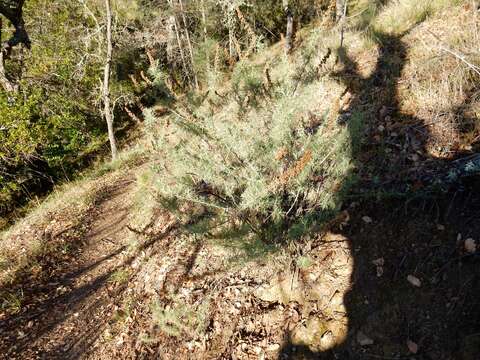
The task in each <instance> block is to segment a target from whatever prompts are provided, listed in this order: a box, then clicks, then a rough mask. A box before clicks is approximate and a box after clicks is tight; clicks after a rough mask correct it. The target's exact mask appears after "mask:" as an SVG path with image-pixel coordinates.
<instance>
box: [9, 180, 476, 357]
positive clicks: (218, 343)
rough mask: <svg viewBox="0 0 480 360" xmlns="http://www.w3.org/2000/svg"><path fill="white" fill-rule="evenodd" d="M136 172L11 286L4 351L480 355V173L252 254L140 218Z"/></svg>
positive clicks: (352, 211) (350, 213)
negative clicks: (438, 192)
mask: <svg viewBox="0 0 480 360" xmlns="http://www.w3.org/2000/svg"><path fill="white" fill-rule="evenodd" d="M132 183H133V182H132V181H131V180H130V178H129V177H127V178H125V177H123V178H119V179H117V180H116V182H115V183H113V184H110V185H109V187H108V189H106V190H107V191H106V193H105V194H104V196H103V198H102V199H101V200H100V201H99V202H98V203H97V204H96V206H95V207H94V208H92V209H91V210H90V211H89V213H88V215H87V216H86V217H85V219H84V221H83V222H82V224H83V225H82V226H83V227H84V228H85V230H84V232H83V235H82V236H81V237H80V238H75V237H72V239H75V241H77V242H79V243H78V244H77V245H78V246H75V247H74V248H72V249H74V250H72V251H69V252H67V253H66V255H65V256H64V257H63V259H62V261H58V259H55V261H49V259H42V271H43V272H45V273H46V274H48V275H47V276H44V277H43V278H42V279H43V281H41V282H35V283H32V282H31V279H30V278H28V277H27V278H25V279H22V278H19V279H17V280H18V281H13V282H11V285H9V287H8V288H7V286H4V287H3V288H2V292H3V293H5V292H6V291H9V292H12V291H13V290H14V288H16V289H19V288H21V289H22V292H23V299H22V306H21V309H20V310H18V311H12V312H8V311H7V312H3V313H2V314H1V316H0V331H1V340H0V354H1V355H0V357H1V358H2V359H22V360H23V359H78V358H82V359H83V358H84V359H150V358H158V359H218V358H225V359H316V358H325V359H370V358H380V359H402V358H409V359H465V360H474V359H477V356H478V350H479V346H480V332H479V330H480V329H479V323H480V321H479V320H480V312H479V298H478V293H479V291H480V281H479V279H480V277H479V275H480V268H479V266H478V260H479V257H478V253H472V252H469V251H468V250H467V249H465V240H466V239H468V238H469V237H474V236H476V235H477V234H478V233H479V231H480V198H479V193H480V192H479V191H478V190H479V189H478V184H473V185H471V187H468V188H466V189H464V191H462V192H457V193H454V194H449V196H446V197H445V199H437V200H434V201H425V200H418V201H412V202H411V203H405V202H398V201H395V202H390V203H384V204H383V205H379V204H375V205H372V204H370V205H369V204H362V203H352V204H351V205H350V207H349V208H348V209H346V210H345V211H344V212H343V213H342V214H341V216H339V217H338V218H337V219H336V220H335V221H333V222H332V223H331V226H330V230H329V231H325V232H324V233H322V234H318V236H317V237H316V238H315V239H313V240H311V241H308V242H307V243H303V244H296V246H294V247H291V248H289V249H288V250H283V251H282V252H281V253H277V254H276V255H274V256H273V257H272V256H270V257H265V258H263V259H260V258H259V259H258V260H255V261H247V262H243V261H236V259H235V252H234V251H232V250H229V249H226V248H224V247H219V246H216V245H214V244H209V243H201V242H196V243H195V242H193V243H192V242H186V240H185V238H184V237H182V231H183V230H182V229H181V228H180V227H178V226H176V225H175V224H174V223H173V222H172V221H171V220H169V218H168V216H166V215H163V214H161V213H159V214H157V217H158V218H157V219H156V221H155V225H151V226H150V228H149V229H141V230H138V229H134V228H132V227H131V226H130V225H129V222H128V219H129V212H130V211H131V207H132V197H133V195H132V192H133V190H132V188H133V186H132ZM67 220H68V219H65V220H64V222H63V223H60V224H56V229H62V226H65V227H68V226H69V222H68V221H67ZM467 229H468V230H467ZM70 230H71V229H70ZM57 233H59V234H60V235H57V236H64V235H63V234H64V233H62V231H57ZM132 234H135V236H136V237H137V238H141V239H142V242H141V244H140V245H139V246H137V248H136V250H135V251H132V250H131V249H130V248H129V241H131V240H129V239H130V238H131V235H132ZM189 309H195V310H189Z"/></svg>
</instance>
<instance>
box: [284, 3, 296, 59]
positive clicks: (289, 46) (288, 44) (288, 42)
mask: <svg viewBox="0 0 480 360" xmlns="http://www.w3.org/2000/svg"><path fill="white" fill-rule="evenodd" d="M285 12H286V14H287V32H286V35H285V52H286V53H287V54H290V53H291V52H292V50H293V36H294V34H293V13H292V10H291V9H290V6H289V5H287V6H286V7H285Z"/></svg>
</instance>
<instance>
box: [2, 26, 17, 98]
mask: <svg viewBox="0 0 480 360" xmlns="http://www.w3.org/2000/svg"><path fill="white" fill-rule="evenodd" d="M2 31H3V22H2V18H0V44H1V42H2ZM0 83H1V84H2V87H3V89H4V90H5V91H6V92H7V93H16V92H17V91H18V85H17V84H15V83H13V82H12V81H11V80H10V79H9V78H8V77H7V74H6V71H5V51H3V50H2V49H0Z"/></svg>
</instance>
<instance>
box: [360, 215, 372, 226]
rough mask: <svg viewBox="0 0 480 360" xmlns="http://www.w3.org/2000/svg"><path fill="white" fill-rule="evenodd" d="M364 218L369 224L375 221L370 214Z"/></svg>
mask: <svg viewBox="0 0 480 360" xmlns="http://www.w3.org/2000/svg"><path fill="white" fill-rule="evenodd" d="M362 220H363V221H364V222H366V223H367V224H371V223H372V222H373V220H372V218H371V217H370V216H364V217H362Z"/></svg>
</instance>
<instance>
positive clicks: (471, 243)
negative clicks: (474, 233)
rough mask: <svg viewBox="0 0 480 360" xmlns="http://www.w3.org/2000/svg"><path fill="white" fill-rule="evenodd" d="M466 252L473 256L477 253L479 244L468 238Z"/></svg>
mask: <svg viewBox="0 0 480 360" xmlns="http://www.w3.org/2000/svg"><path fill="white" fill-rule="evenodd" d="M464 246H465V251H466V252H468V253H470V254H473V253H474V252H475V251H477V244H476V243H475V240H473V239H472V238H468V239H467V240H465V244H464Z"/></svg>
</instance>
